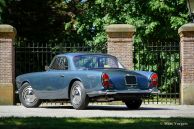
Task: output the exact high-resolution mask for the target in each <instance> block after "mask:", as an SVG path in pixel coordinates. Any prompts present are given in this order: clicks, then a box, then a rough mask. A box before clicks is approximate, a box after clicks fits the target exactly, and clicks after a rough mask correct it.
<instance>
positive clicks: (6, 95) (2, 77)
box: [0, 25, 16, 105]
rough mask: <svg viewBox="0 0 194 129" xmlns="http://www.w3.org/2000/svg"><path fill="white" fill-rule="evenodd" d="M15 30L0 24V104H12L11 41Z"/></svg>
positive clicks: (12, 69)
mask: <svg viewBox="0 0 194 129" xmlns="http://www.w3.org/2000/svg"><path fill="white" fill-rule="evenodd" d="M15 34H16V31H15V29H14V27H12V26H10V25H0V105H13V104H14V83H15V81H14V79H15V75H14V74H15V70H14V68H15V60H14V57H15V56H14V48H13V41H14V37H15Z"/></svg>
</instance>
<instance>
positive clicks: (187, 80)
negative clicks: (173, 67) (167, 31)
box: [178, 23, 194, 105]
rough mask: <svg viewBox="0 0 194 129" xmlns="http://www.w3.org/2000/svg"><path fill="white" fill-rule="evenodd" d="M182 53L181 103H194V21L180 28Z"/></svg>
mask: <svg viewBox="0 0 194 129" xmlns="http://www.w3.org/2000/svg"><path fill="white" fill-rule="evenodd" d="M178 33H179V35H180V55H181V59H180V62H181V66H182V73H181V85H180V94H181V104H186V105H193V104H194V23H189V24H185V25H183V26H182V27H180V28H179V30H178Z"/></svg>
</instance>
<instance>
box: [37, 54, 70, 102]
mask: <svg viewBox="0 0 194 129" xmlns="http://www.w3.org/2000/svg"><path fill="white" fill-rule="evenodd" d="M67 72H68V62H67V58H66V57H65V56H61V57H55V58H54V60H53V62H52V64H51V65H50V67H49V70H47V71H46V72H45V74H44V77H41V78H42V81H43V84H44V88H43V90H40V91H41V93H40V94H39V96H41V98H44V99H64V98H66V96H67V95H66V93H67V92H66V91H67V89H68V87H67V86H68V83H67V81H66V78H65V76H66V74H67Z"/></svg>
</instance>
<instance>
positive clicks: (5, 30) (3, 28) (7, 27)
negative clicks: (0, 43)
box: [0, 24, 16, 34]
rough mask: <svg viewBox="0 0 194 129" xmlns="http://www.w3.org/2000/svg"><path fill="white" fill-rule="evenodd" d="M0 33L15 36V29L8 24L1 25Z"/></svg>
mask: <svg viewBox="0 0 194 129" xmlns="http://www.w3.org/2000/svg"><path fill="white" fill-rule="evenodd" d="M0 33H14V34H16V29H15V28H14V27H13V26H11V25H8V24H1V25H0Z"/></svg>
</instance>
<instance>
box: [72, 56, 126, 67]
mask: <svg viewBox="0 0 194 129" xmlns="http://www.w3.org/2000/svg"><path fill="white" fill-rule="evenodd" d="M73 61H74V64H75V67H76V68H77V69H102V68H123V66H122V65H121V64H120V63H119V62H118V61H117V59H116V58H115V57H112V56H108V55H107V56H106V55H79V56H75V57H74V58H73Z"/></svg>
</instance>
